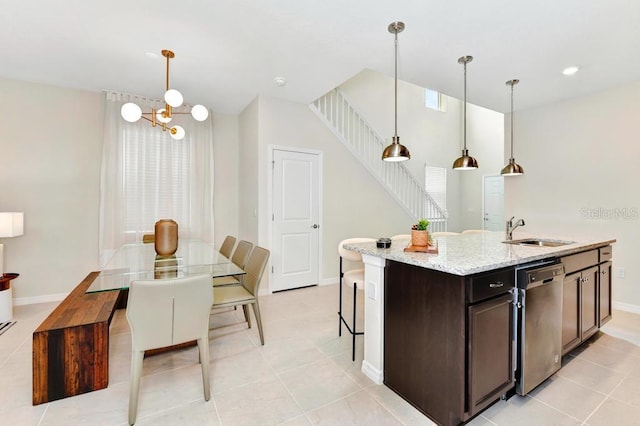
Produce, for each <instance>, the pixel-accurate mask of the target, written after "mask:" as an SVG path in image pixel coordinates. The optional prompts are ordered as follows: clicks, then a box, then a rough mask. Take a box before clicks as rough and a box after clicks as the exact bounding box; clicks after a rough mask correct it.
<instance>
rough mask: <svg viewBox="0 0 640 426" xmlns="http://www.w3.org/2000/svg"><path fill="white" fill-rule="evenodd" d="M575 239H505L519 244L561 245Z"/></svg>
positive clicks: (571, 242)
mask: <svg viewBox="0 0 640 426" xmlns="http://www.w3.org/2000/svg"><path fill="white" fill-rule="evenodd" d="M574 242H575V241H560V240H548V239H543V238H525V239H522V240H511V241H503V243H505V244H517V245H522V246H538V247H560V246H566V245H567V244H573V243H574Z"/></svg>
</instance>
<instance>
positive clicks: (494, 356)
mask: <svg viewBox="0 0 640 426" xmlns="http://www.w3.org/2000/svg"><path fill="white" fill-rule="evenodd" d="M511 300H512V298H511V295H510V294H507V295H505V296H501V297H499V298H497V299H492V300H489V301H486V302H483V303H479V304H477V305H472V306H470V307H469V308H468V312H469V370H468V375H469V377H468V395H469V397H468V403H469V407H468V409H469V414H470V415H474V414H475V413H476V412H478V411H479V410H481V409H482V408H484V407H485V406H487V405H488V404H489V403H491V402H492V401H494V400H495V399H496V398H498V397H499V396H500V395H502V394H503V393H505V392H506V391H507V390H508V389H509V388H510V387H512V386H513V354H512V350H513V345H512V335H513V330H512V328H513V327H512V325H513V321H512V319H513V317H512V315H513V308H512V305H511Z"/></svg>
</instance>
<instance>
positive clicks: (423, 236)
mask: <svg viewBox="0 0 640 426" xmlns="http://www.w3.org/2000/svg"><path fill="white" fill-rule="evenodd" d="M428 226H429V221H428V220H427V219H424V218H422V219H420V220H419V221H418V223H416V224H414V225H413V226H411V245H413V246H420V247H426V246H428V245H429V231H428V230H427V227H428Z"/></svg>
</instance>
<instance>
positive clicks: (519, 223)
mask: <svg viewBox="0 0 640 426" xmlns="http://www.w3.org/2000/svg"><path fill="white" fill-rule="evenodd" d="M513 219H515V216H511V219H509V220H508V221H507V241H511V240H512V239H513V231H515V229H516V228H517V227H518V226H524V219H518V221H517V222H516V224H515V225H514V224H513Z"/></svg>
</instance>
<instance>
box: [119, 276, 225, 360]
mask: <svg viewBox="0 0 640 426" xmlns="http://www.w3.org/2000/svg"><path fill="white" fill-rule="evenodd" d="M211 305H213V287H212V286H211V275H209V274H200V275H192V276H189V277H185V278H172V279H166V280H138V281H133V282H132V283H131V285H130V287H129V300H128V302H127V320H128V321H129V325H130V326H131V341H132V346H133V350H136V351H140V350H147V349H154V348H162V347H165V346H171V345H175V344H178V343H183V342H188V341H191V340H197V339H199V338H201V337H202V335H203V334H204V333H207V332H208V331H207V330H208V329H209V315H210V313H211Z"/></svg>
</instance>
